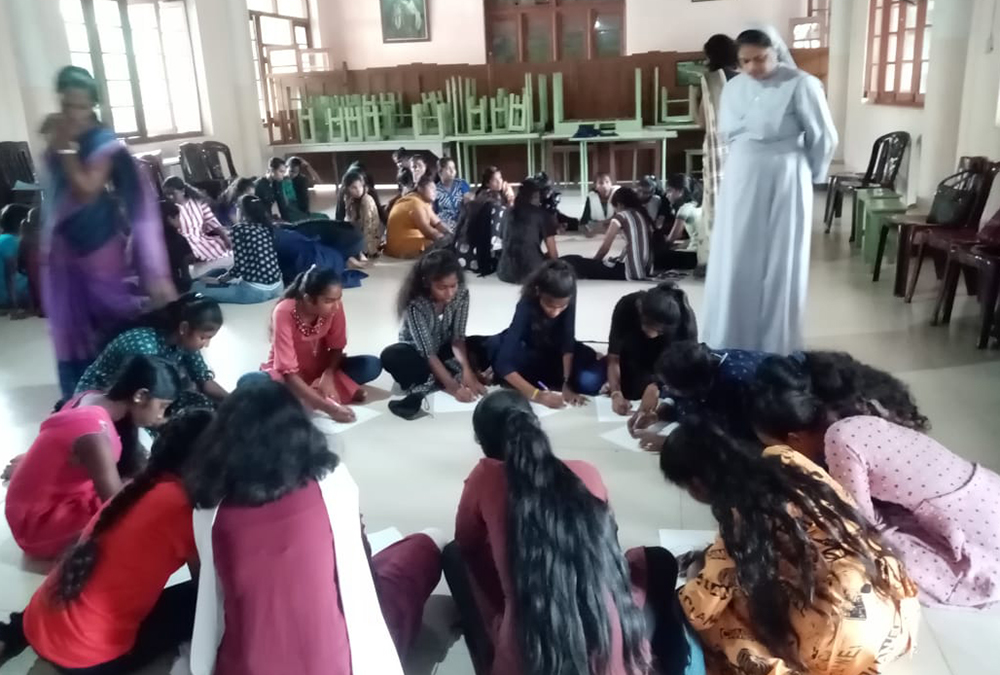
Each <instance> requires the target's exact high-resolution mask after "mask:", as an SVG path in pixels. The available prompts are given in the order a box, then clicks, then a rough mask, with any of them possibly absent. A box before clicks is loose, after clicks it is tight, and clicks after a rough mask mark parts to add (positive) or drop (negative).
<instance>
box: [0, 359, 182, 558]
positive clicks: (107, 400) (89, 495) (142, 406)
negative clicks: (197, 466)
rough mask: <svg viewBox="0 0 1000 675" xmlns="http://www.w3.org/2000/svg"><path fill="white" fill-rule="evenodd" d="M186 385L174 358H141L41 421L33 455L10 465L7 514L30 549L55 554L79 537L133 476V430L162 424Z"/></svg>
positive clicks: (21, 543)
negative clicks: (104, 385)
mask: <svg viewBox="0 0 1000 675" xmlns="http://www.w3.org/2000/svg"><path fill="white" fill-rule="evenodd" d="M180 388H181V382H180V376H179V375H178V373H177V370H176V368H174V367H173V366H172V365H171V364H170V363H168V362H166V361H164V360H163V359H157V358H149V357H146V356H135V357H132V358H131V359H129V360H127V361H126V362H125V364H124V365H123V367H122V368H121V370H120V371H119V372H118V374H117V375H116V376H115V378H114V379H113V380H112V381H111V385H110V386H109V387H108V388H107V389H105V390H101V391H87V392H83V393H81V394H80V395H79V396H76V397H74V398H72V399H70V400H69V401H68V402H67V403H66V404H65V405H63V406H62V408H60V409H59V411H58V412H56V413H53V414H52V415H51V416H49V418H48V419H47V420H45V421H44V422H42V425H41V428H40V429H39V431H38V436H37V438H35V441H34V443H32V444H31V448H29V449H28V452H27V453H25V454H24V455H22V456H20V457H18V458H15V460H14V461H13V462H12V463H11V466H10V467H8V472H10V473H11V475H10V487H9V489H8V490H7V498H6V500H5V503H4V512H5V514H6V516H7V523H8V524H9V525H10V529H11V533H12V534H13V535H14V541H16V542H17V544H18V546H20V547H21V549H22V550H24V552H25V553H27V554H28V555H29V556H32V557H35V558H43V559H47V558H55V557H56V556H58V555H59V554H60V553H62V552H63V551H64V550H65V549H66V547H67V546H69V545H70V544H72V543H73V542H74V541H76V538H77V537H78V536H79V535H80V532H81V531H82V530H83V528H84V527H85V526H86V525H87V523H88V522H90V519H91V518H92V517H93V516H94V514H95V513H97V512H98V511H99V510H100V508H101V504H103V503H105V502H106V501H107V500H109V499H111V498H112V497H113V496H114V495H115V493H117V492H118V491H119V490H120V489H121V488H122V484H123V483H124V481H126V480H128V478H129V477H130V476H129V475H128V473H127V472H126V473H125V475H121V469H122V468H123V467H130V466H132V464H133V460H134V458H133V457H129V455H134V453H136V452H137V448H136V447H135V442H134V435H135V429H136V428H137V427H157V426H159V425H160V424H162V423H163V417H164V414H165V412H166V410H167V406H169V405H170V404H171V403H172V402H173V401H174V399H176V398H177V396H178V395H179V394H180ZM120 462H121V464H119V463H120ZM5 477H6V476H5Z"/></svg>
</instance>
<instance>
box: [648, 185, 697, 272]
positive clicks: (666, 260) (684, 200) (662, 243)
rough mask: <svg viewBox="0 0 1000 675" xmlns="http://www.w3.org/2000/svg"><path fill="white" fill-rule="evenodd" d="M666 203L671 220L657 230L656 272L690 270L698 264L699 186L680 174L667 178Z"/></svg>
mask: <svg viewBox="0 0 1000 675" xmlns="http://www.w3.org/2000/svg"><path fill="white" fill-rule="evenodd" d="M666 183H667V190H666V195H665V196H666V199H667V201H669V202H670V207H671V211H672V212H673V219H672V221H671V222H669V223H665V224H664V226H663V228H662V229H660V230H657V231H656V233H655V235H654V237H653V242H654V246H653V248H654V258H655V259H656V260H655V262H656V268H657V269H682V270H683V269H694V268H695V267H696V266H697V264H698V254H697V250H698V245H699V229H698V227H699V221H700V220H701V215H702V213H701V198H702V188H701V184H700V183H699V182H698V181H696V180H694V179H693V178H691V176H688V175H687V174H683V173H675V174H671V175H670V176H667V181H666Z"/></svg>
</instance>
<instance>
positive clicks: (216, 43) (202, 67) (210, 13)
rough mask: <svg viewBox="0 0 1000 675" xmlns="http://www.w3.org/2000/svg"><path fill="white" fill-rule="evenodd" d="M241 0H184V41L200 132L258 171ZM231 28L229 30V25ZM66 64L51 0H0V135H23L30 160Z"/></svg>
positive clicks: (38, 149) (166, 146)
mask: <svg viewBox="0 0 1000 675" xmlns="http://www.w3.org/2000/svg"><path fill="white" fill-rule="evenodd" d="M246 11H247V9H246V2H245V0H188V12H189V16H190V19H191V23H192V26H193V28H194V31H193V33H192V43H193V44H194V47H195V61H196V64H197V67H198V77H199V85H200V86H201V89H202V96H201V98H202V101H201V108H202V116H203V125H204V130H205V135H204V136H202V137H199V138H194V139H186V140H195V141H197V140H204V139H205V138H215V139H217V140H220V141H222V142H224V143H226V144H227V145H229V146H230V148H231V149H232V151H233V156H234V160H235V162H236V167H237V170H239V171H240V172H241V173H247V174H250V173H260V172H261V170H262V168H263V158H264V157H265V156H266V149H265V148H264V134H263V129H262V128H261V126H260V123H259V120H258V118H257V115H258V113H257V94H256V91H255V89H254V79H253V63H252V61H251V60H250V36H249V31H248V30H246V25H247V24H246V21H247V14H246ZM234 27H236V28H234ZM68 63H69V47H68V45H67V42H66V32H65V28H64V26H63V22H62V16H61V15H60V14H59V5H58V3H57V2H55V1H54V0H53V1H49V0H44V1H43V0H37V1H35V2H28V1H26V0H0V86H2V87H3V88H2V90H0V91H3V92H4V97H3V102H2V105H0V136H2V138H0V140H28V141H29V142H30V143H31V149H32V154H33V155H34V157H35V163H36V165H37V164H38V158H39V157H41V154H42V152H43V151H44V142H43V140H42V139H41V137H40V136H39V135H38V133H37V129H38V128H39V126H40V125H41V122H42V119H43V118H44V117H45V115H46V114H48V113H51V112H54V111H55V110H56V108H57V100H56V95H55V91H54V84H55V75H56V72H57V71H58V70H59V69H60V68H61V67H63V66H64V65H66V64H68ZM181 142H183V141H177V140H175V141H164V142H153V143H146V144H139V145H130V149H131V150H132V151H133V152H140V151H148V150H154V149H162V150H163V154H164V156H171V155H176V154H177V146H178V145H179V144H180V143H181Z"/></svg>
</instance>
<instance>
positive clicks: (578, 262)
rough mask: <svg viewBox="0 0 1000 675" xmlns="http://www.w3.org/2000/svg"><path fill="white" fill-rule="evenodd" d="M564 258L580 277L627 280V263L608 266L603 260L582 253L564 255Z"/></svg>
mask: <svg viewBox="0 0 1000 675" xmlns="http://www.w3.org/2000/svg"><path fill="white" fill-rule="evenodd" d="M562 260H564V261H566V262H568V263H569V264H570V265H572V266H573V269H574V270H575V271H576V276H577V278H578V279H597V280H603V281H625V280H626V277H625V263H623V262H618V263H615V264H614V265H612V266H611V267H608V266H607V265H605V264H604V261H603V260H597V259H596V258H585V257H584V256H582V255H564V256H563V257H562Z"/></svg>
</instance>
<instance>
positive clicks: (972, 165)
mask: <svg viewBox="0 0 1000 675" xmlns="http://www.w3.org/2000/svg"><path fill="white" fill-rule="evenodd" d="M989 166H990V162H989V160H988V159H986V158H985V157H962V159H961V160H960V161H959V167H958V173H955V174H953V175H951V176H948V177H947V178H945V179H944V180H943V181H941V183H940V184H939V185H938V188H939V189H941V188H952V189H966V190H972V191H974V192H975V191H981V190H982V189H983V188H984V187H987V186H986V182H987V181H986V180H985V175H984V174H985V173H986V172H987V170H988V168H989ZM988 182H989V183H990V186H989V187H991V186H992V179H991V180H989V181H988ZM988 194H989V193H988V187H987V195H988ZM971 204H972V207H971V208H970V209H969V212H968V213H967V214H966V218H965V219H964V220H963V224H962V226H963V227H975V228H978V226H979V220H980V219H981V218H982V214H983V208H984V207H985V206H986V202H985V200H982V199H980V198H979V197H977V196H975V195H974V196H973V198H972V201H971ZM932 227H940V225H937V224H936V223H934V222H930V214H927V213H907V214H904V215H901V216H891V217H889V218H884V219H882V228H881V230H880V231H879V239H878V250H877V251H876V254H875V269H874V272H873V274H872V281H873V282H877V281H878V280H879V277H880V276H881V273H882V259H883V258H884V257H885V247H886V243H887V242H888V239H889V232H890V231H891V230H893V229H897V228H898V229H899V242H898V249H897V252H896V280H895V284H894V285H893V293H894V294H895V295H896V296H905V297H906V301H907V302H909V301H910V300H911V299H912V294H907V280H908V279H909V271H910V259H911V258H912V256H913V246H912V245H913V241H914V237H915V236H916V233H917V232H922V231H924V230H926V229H928V228H932ZM911 285H912V284H911Z"/></svg>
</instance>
